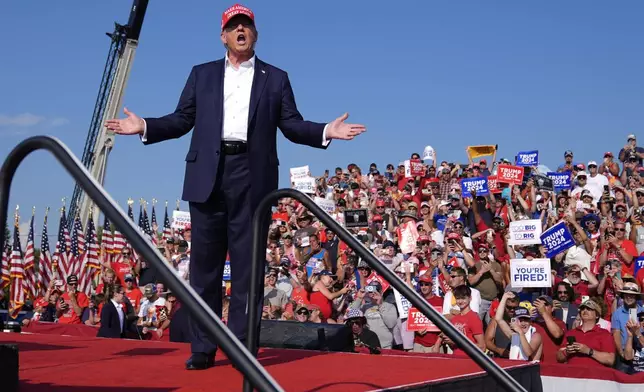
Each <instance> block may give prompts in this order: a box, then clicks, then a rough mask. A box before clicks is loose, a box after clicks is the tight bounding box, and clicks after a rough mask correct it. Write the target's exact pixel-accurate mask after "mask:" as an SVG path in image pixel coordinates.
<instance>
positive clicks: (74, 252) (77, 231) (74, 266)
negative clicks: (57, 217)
mask: <svg viewBox="0 0 644 392" xmlns="http://www.w3.org/2000/svg"><path fill="white" fill-rule="evenodd" d="M84 251H85V234H84V233H83V225H82V224H81V221H80V217H79V216H78V215H76V219H74V225H73V229H72V246H71V260H72V261H71V263H70V264H71V270H70V273H71V274H74V275H76V276H78V275H79V274H80V269H81V256H82V254H83V252H84Z"/></svg>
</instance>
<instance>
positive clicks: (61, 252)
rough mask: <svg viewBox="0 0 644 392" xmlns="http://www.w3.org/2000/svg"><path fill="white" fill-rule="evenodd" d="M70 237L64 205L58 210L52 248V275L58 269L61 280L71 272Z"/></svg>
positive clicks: (65, 279) (64, 279)
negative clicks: (55, 233) (58, 214)
mask: <svg viewBox="0 0 644 392" xmlns="http://www.w3.org/2000/svg"><path fill="white" fill-rule="evenodd" d="M69 248H71V238H70V236H69V229H67V218H66V217H65V207H63V208H62V209H61V211H60V223H59V224H58V240H57V241H56V250H54V257H53V259H52V264H53V270H54V276H55V275H56V271H58V276H59V277H60V279H62V280H63V282H66V281H67V277H68V276H69V274H70V273H71V271H70V268H71V265H70V261H71V260H70V259H71V257H70V254H69Z"/></svg>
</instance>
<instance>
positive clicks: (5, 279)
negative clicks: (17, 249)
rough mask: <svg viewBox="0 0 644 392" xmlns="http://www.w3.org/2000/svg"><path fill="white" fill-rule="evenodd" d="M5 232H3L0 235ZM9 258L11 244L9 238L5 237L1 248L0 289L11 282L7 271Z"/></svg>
mask: <svg viewBox="0 0 644 392" xmlns="http://www.w3.org/2000/svg"><path fill="white" fill-rule="evenodd" d="M4 234H5V233H4V232H3V233H2V235H4ZM10 258H11V246H10V245H9V238H5V243H4V247H3V249H2V268H1V270H0V272H1V277H0V290H2V289H4V288H5V287H7V286H9V283H10V282H11V274H10V273H9V269H10V268H11V267H10V266H9V265H10V262H9V259H10Z"/></svg>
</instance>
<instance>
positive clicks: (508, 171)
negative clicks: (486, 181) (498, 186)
mask: <svg viewBox="0 0 644 392" xmlns="http://www.w3.org/2000/svg"><path fill="white" fill-rule="evenodd" d="M496 181H497V182H502V183H506V184H515V185H521V183H522V182H523V167H522V166H512V165H499V167H498V170H497V172H496Z"/></svg>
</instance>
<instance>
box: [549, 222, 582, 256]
mask: <svg viewBox="0 0 644 392" xmlns="http://www.w3.org/2000/svg"><path fill="white" fill-rule="evenodd" d="M541 243H542V244H543V246H544V247H545V248H546V257H548V258H552V257H555V256H556V255H557V254H559V253H561V252H563V251H564V250H566V249H568V248H570V247H572V246H574V245H575V240H574V239H573V238H572V234H570V230H568V227H567V226H566V224H565V223H564V222H559V223H557V224H556V225H554V226H552V227H551V228H549V229H548V230H546V231H545V232H544V233H543V234H541Z"/></svg>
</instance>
